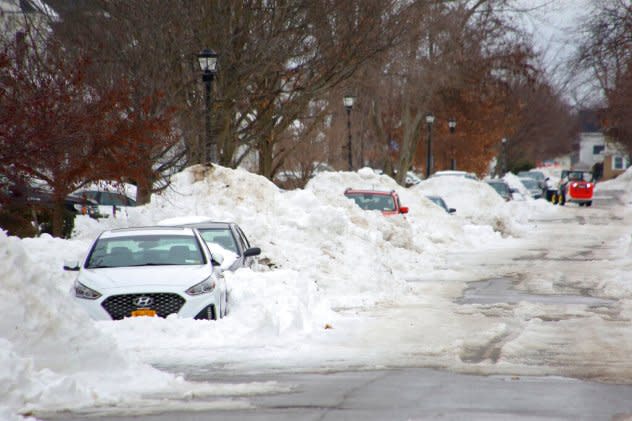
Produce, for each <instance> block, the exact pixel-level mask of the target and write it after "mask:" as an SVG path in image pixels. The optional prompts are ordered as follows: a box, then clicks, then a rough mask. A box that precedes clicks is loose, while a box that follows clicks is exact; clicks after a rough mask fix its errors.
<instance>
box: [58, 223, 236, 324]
mask: <svg viewBox="0 0 632 421" xmlns="http://www.w3.org/2000/svg"><path fill="white" fill-rule="evenodd" d="M217 266H219V264H218V262H217V261H214V259H213V257H212V255H211V253H210V251H209V249H208V247H207V245H206V243H205V242H204V240H203V239H202V237H201V236H200V234H199V233H198V232H197V231H196V230H195V229H192V228H186V227H157V226H155V227H141V228H123V229H115V230H109V231H105V232H103V233H101V235H99V236H98V237H97V239H96V240H95V241H94V243H93V244H92V246H91V247H90V251H89V253H88V255H87V256H86V258H85V259H84V261H83V262H82V263H81V264H79V262H67V263H65V264H64V269H65V270H70V271H77V272H78V274H77V278H76V279H75V282H74V285H73V287H72V289H71V293H72V295H73V296H74V298H75V300H76V302H78V303H79V305H80V306H81V307H83V308H84V309H85V310H86V311H87V312H88V314H89V315H90V317H91V318H92V319H95V320H121V319H124V318H127V317H138V316H153V317H156V316H157V317H167V316H169V315H172V314H175V315H177V316H178V317H182V318H194V319H209V320H217V319H218V318H221V317H223V316H224V315H225V314H226V311H227V305H228V301H227V293H226V283H225V280H224V277H223V275H222V272H221V271H220V270H218V269H217Z"/></svg>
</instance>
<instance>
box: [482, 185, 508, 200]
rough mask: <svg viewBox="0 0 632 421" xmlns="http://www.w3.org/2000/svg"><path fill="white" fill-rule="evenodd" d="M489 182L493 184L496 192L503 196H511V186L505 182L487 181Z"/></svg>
mask: <svg viewBox="0 0 632 421" xmlns="http://www.w3.org/2000/svg"><path fill="white" fill-rule="evenodd" d="M487 184H489V185H490V186H492V187H493V188H494V190H496V192H497V193H498V194H500V195H501V196H503V197H505V196H509V194H510V192H509V187H508V186H507V185H506V184H505V183H487Z"/></svg>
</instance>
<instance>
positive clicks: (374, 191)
mask: <svg viewBox="0 0 632 421" xmlns="http://www.w3.org/2000/svg"><path fill="white" fill-rule="evenodd" d="M347 193H363V194H383V195H386V196H390V195H391V194H393V193H396V192H395V190H364V189H352V188H348V189H347V190H345V194H347Z"/></svg>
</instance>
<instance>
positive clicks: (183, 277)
mask: <svg viewBox="0 0 632 421" xmlns="http://www.w3.org/2000/svg"><path fill="white" fill-rule="evenodd" d="M211 274H212V268H211V267H210V266H208V265H192V266H189V265H174V266H134V267H124V268H99V269H82V271H81V273H80V274H79V278H78V281H79V282H81V283H82V284H84V285H86V286H89V287H91V288H97V289H99V288H101V289H110V288H111V289H119V288H120V289H128V288H138V287H140V288H142V287H156V288H160V289H165V288H170V287H172V288H174V289H175V290H185V289H187V288H189V287H191V286H193V285H195V284H197V283H198V282H202V281H203V280H204V279H206V278H208V277H209V276H210V275H211Z"/></svg>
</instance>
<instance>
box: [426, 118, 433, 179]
mask: <svg viewBox="0 0 632 421" xmlns="http://www.w3.org/2000/svg"><path fill="white" fill-rule="evenodd" d="M434 121H435V117H434V115H433V114H432V113H427V114H426V124H427V125H428V145H427V146H428V150H427V151H426V178H429V177H430V174H431V172H432V123H434Z"/></svg>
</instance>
